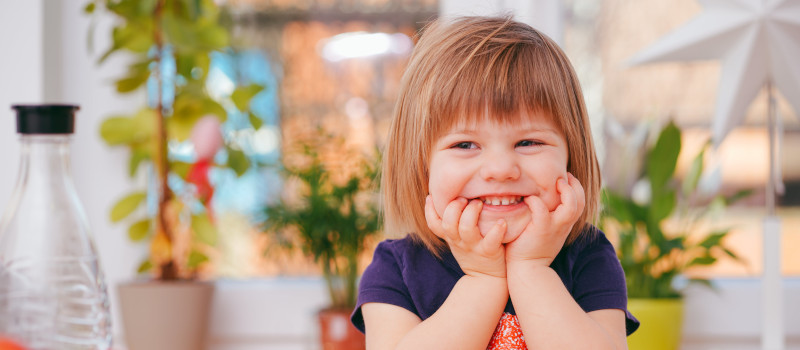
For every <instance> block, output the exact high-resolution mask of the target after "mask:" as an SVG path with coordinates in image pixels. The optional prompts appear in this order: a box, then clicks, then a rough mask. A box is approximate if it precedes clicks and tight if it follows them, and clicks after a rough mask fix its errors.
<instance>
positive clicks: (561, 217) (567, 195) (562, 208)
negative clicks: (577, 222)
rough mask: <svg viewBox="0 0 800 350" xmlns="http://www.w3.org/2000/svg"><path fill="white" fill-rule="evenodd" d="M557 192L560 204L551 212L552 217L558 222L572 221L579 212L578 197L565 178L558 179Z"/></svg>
mask: <svg viewBox="0 0 800 350" xmlns="http://www.w3.org/2000/svg"><path fill="white" fill-rule="evenodd" d="M557 188H558V192H559V193H560V194H561V204H559V205H558V207H556V210H555V211H554V212H553V218H554V219H555V222H556V223H558V224H564V223H567V222H571V221H574V219H577V218H578V216H579V215H580V214H578V199H577V195H576V193H575V189H573V188H572V187H571V186H570V185H569V183H568V182H567V180H565V179H558V184H557Z"/></svg>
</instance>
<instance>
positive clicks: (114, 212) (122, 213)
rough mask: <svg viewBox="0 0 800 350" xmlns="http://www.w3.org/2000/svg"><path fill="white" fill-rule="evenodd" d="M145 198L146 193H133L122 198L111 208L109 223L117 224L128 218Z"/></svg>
mask: <svg viewBox="0 0 800 350" xmlns="http://www.w3.org/2000/svg"><path fill="white" fill-rule="evenodd" d="M146 198H147V193H146V192H134V193H131V194H129V195H127V196H125V197H123V198H122V199H120V200H119V201H118V202H117V203H116V204H114V207H113V208H111V221H112V222H119V221H120V220H122V219H124V218H126V217H128V215H131V213H133V211H134V210H136V208H138V207H139V205H140V204H142V202H144V200H145V199H146Z"/></svg>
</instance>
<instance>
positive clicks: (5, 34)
mask: <svg viewBox="0 0 800 350" xmlns="http://www.w3.org/2000/svg"><path fill="white" fill-rule="evenodd" d="M86 2H87V1H82V0H51V1H45V0H24V1H19V0H0V48H2V50H3V52H2V54H0V164H2V165H3V166H2V169H3V170H2V171H0V208H5V207H6V205H7V204H8V200H9V197H10V194H11V190H12V188H13V185H14V182H15V180H16V176H17V167H18V157H19V154H18V152H19V147H18V145H17V142H18V141H17V136H16V125H15V118H14V114H13V113H12V112H13V111H11V110H10V105H11V104H16V103H71V104H78V105H80V106H81V110H80V111H79V112H78V114H77V117H76V132H75V135H74V138H73V143H72V174H73V176H74V179H75V184H76V187H77V191H78V194H79V196H80V197H81V199H82V201H83V204H84V206H85V209H86V212H87V215H88V217H89V221H90V225H91V227H92V229H93V234H94V239H95V243H96V246H97V249H98V251H99V255H100V259H101V263H102V264H103V268H104V271H105V274H106V281H107V282H108V283H109V291H110V292H111V297H112V307H114V308H116V305H117V303H116V291H115V286H116V284H117V283H118V282H120V281H123V280H127V279H130V278H132V277H133V272H134V271H135V269H136V265H137V264H138V262H139V260H141V258H142V257H143V252H142V247H136V246H133V245H132V244H131V243H129V242H128V241H127V233H126V229H127V228H126V227H124V225H114V224H112V223H111V222H110V221H109V220H108V212H109V210H110V208H111V205H112V204H113V203H114V201H115V200H116V199H117V198H118V197H119V196H120V195H121V194H123V193H125V192H126V190H128V189H130V188H132V187H133V183H132V182H131V181H129V180H128V178H127V175H126V169H127V153H126V152H125V151H123V150H115V149H110V148H108V147H107V146H106V145H105V144H103V142H102V140H101V139H100V138H99V136H98V135H99V132H98V130H99V126H100V122H101V120H102V119H103V118H104V117H106V116H108V115H110V114H113V113H122V112H129V111H132V110H134V109H135V108H137V107H138V106H140V105H141V104H143V103H144V102H143V101H144V100H143V97H142V95H138V96H125V97H122V96H119V95H118V94H116V92H115V91H114V87H113V85H112V81H113V79H114V78H115V77H117V76H119V75H120V74H121V73H124V69H123V67H124V63H125V58H124V57H113V56H112V57H111V58H110V59H109V60H108V61H107V62H106V63H105V64H104V65H103V66H101V67H98V66H97V64H96V61H97V57H98V56H99V53H101V52H102V50H104V49H105V48H107V47H109V45H110V35H109V33H110V25H111V23H110V20H109V18H108V16H104V18H102V20H100V21H98V23H97V28H96V30H97V32H96V35H95V49H94V52H93V53H90V52H89V51H88V48H87V41H86V38H87V32H88V30H89V25H90V22H91V18H90V17H88V16H86V15H84V14H83V12H82V9H83V6H84V5H85V3H86ZM114 311H116V310H114ZM118 320H119V318H118V317H116V312H115V329H117V330H119V329H120V328H119V324H120V323H119V322H118Z"/></svg>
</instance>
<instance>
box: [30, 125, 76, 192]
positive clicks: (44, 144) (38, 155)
mask: <svg viewBox="0 0 800 350" xmlns="http://www.w3.org/2000/svg"><path fill="white" fill-rule="evenodd" d="M70 141H71V135H61V134H59V135H38V134H37V135H21V136H20V146H21V147H20V150H21V159H20V174H19V175H20V177H19V179H20V180H22V181H47V182H51V181H52V180H56V179H65V178H69V174H70V167H69V162H70V158H69V145H70Z"/></svg>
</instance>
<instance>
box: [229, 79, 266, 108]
mask: <svg viewBox="0 0 800 350" xmlns="http://www.w3.org/2000/svg"><path fill="white" fill-rule="evenodd" d="M262 90H264V87H263V86H261V85H258V84H250V85H247V86H240V87H238V88H236V90H234V91H233V94H231V100H233V103H234V104H235V105H236V108H238V109H239V110H240V111H246V110H248V109H249V108H250V100H251V99H252V98H253V96H255V95H256V94H258V93H259V92H261V91H262Z"/></svg>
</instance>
